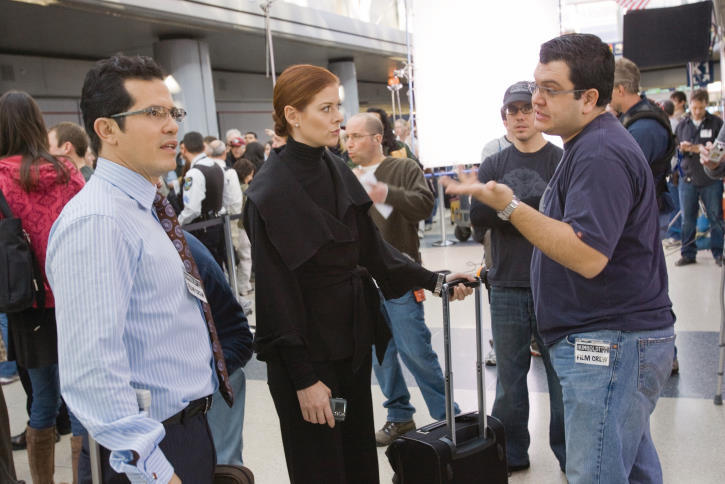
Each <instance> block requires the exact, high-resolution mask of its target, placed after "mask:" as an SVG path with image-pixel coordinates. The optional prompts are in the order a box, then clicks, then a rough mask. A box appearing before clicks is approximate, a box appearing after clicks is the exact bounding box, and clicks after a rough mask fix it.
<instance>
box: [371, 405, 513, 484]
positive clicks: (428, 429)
mask: <svg viewBox="0 0 725 484" xmlns="http://www.w3.org/2000/svg"><path fill="white" fill-rule="evenodd" d="M487 421H488V429H487V432H486V433H487V436H486V438H485V439H480V438H479V428H478V412H472V413H467V414H462V415H457V416H456V424H457V426H456V435H457V437H458V442H459V443H458V446H457V447H456V448H454V447H453V443H452V442H451V440H450V438H449V435H450V434H449V432H448V428H447V426H446V422H445V421H440V422H435V423H432V424H430V425H427V426H425V427H421V428H420V429H417V430H413V431H411V432H408V433H407V434H405V435H403V436H402V437H400V438H398V439H396V440H395V441H394V442H393V443H392V444H390V446H389V447H388V450H387V451H386V452H385V454H386V455H387V456H388V460H389V461H390V465H391V467H392V468H393V470H394V471H395V479H394V481H393V482H396V483H401V484H402V483H419V484H429V483H430V484H438V483H453V482H455V483H467V482H480V483H489V482H490V483H500V482H508V471H507V468H506V440H505V437H504V431H503V425H502V424H501V422H499V421H498V420H497V419H495V418H494V417H491V416H489V417H488V419H487ZM461 442H463V443H461Z"/></svg>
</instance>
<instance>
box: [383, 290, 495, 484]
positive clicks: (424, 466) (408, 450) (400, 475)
mask: <svg viewBox="0 0 725 484" xmlns="http://www.w3.org/2000/svg"><path fill="white" fill-rule="evenodd" d="M454 283H455V282H451V283H450V284H449V285H451V286H452V285H453V284H454ZM467 285H474V284H473V283H471V284H467ZM447 286H448V285H444V287H443V291H442V296H443V297H442V299H443V333H444V343H445V377H446V420H443V421H440V422H435V423H432V424H430V425H427V426H425V427H421V428H419V429H416V430H413V431H410V432H408V433H406V434H405V435H403V436H401V437H399V438H398V439H396V440H395V441H394V442H393V443H392V444H390V446H389V447H388V450H387V451H386V452H385V454H386V455H387V456H388V460H389V461H390V465H391V467H392V468H393V471H395V476H394V478H393V482H394V483H398V484H439V483H441V484H442V483H456V484H466V483H480V484H500V483H507V482H508V467H507V463H506V438H505V435H504V428H503V424H501V422H499V421H498V420H497V419H495V418H494V417H491V416H488V417H487V418H486V420H485V421H484V420H483V418H481V416H485V415H486V404H485V397H484V392H483V389H484V388H485V384H484V370H483V343H482V329H481V281H480V280H477V281H476V283H475V287H476V294H475V298H476V336H477V344H476V370H477V373H478V378H477V379H476V380H477V387H478V411H477V412H471V413H466V414H461V415H457V416H455V420H451V418H452V415H453V401H454V398H453V374H452V371H451V338H450V312H449V307H448V287H447ZM451 429H455V439H453V438H452V432H451Z"/></svg>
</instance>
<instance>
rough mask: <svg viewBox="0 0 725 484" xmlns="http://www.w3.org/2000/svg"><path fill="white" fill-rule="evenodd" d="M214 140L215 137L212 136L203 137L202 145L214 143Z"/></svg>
mask: <svg viewBox="0 0 725 484" xmlns="http://www.w3.org/2000/svg"><path fill="white" fill-rule="evenodd" d="M215 139H217V137H216V136H212V135H209V136H204V143H206V144H209V143H211V142H212V141H214V140H215Z"/></svg>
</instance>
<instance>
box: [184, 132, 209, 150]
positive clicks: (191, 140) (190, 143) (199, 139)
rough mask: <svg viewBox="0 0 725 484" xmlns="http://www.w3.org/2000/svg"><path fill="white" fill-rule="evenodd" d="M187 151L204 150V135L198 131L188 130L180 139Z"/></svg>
mask: <svg viewBox="0 0 725 484" xmlns="http://www.w3.org/2000/svg"><path fill="white" fill-rule="evenodd" d="M181 142H182V143H184V148H186V151H188V152H189V153H201V152H202V151H204V137H203V136H202V135H201V133H199V132H198V131H189V132H188V133H186V134H185V135H184V139H183V140H182V141H181Z"/></svg>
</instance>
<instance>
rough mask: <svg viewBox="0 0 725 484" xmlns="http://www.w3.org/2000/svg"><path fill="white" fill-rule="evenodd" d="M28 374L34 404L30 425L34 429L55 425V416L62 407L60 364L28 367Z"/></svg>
mask: <svg viewBox="0 0 725 484" xmlns="http://www.w3.org/2000/svg"><path fill="white" fill-rule="evenodd" d="M28 376H29V377H30V383H31V384H32V386H33V405H32V407H30V421H29V422H28V425H29V426H30V427H32V428H34V429H47V428H48V427H53V426H55V418H56V417H57V416H58V408H60V382H59V381H58V364H54V365H49V366H44V367H41V368H28Z"/></svg>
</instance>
